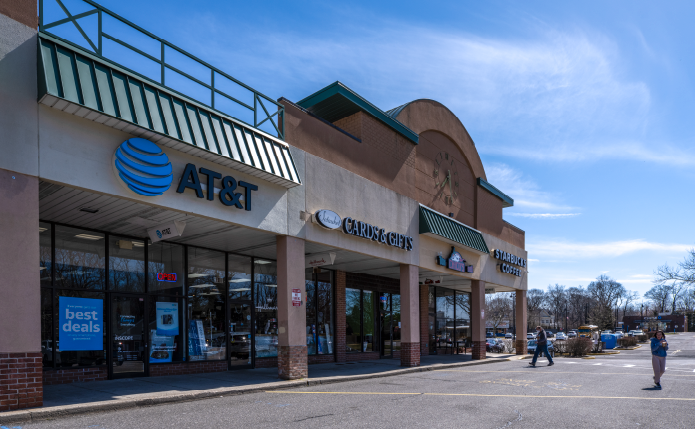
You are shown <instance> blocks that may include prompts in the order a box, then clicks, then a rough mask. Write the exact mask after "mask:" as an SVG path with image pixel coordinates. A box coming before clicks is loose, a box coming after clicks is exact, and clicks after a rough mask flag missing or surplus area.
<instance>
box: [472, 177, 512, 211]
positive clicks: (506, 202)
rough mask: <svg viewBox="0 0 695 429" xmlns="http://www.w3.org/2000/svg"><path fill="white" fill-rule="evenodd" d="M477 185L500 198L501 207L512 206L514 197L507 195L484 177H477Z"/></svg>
mask: <svg viewBox="0 0 695 429" xmlns="http://www.w3.org/2000/svg"><path fill="white" fill-rule="evenodd" d="M478 186H480V187H481V188H483V189H485V190H486V191H488V192H489V193H491V194H492V195H494V196H496V197H497V198H499V199H500V200H502V207H503V208H507V207H512V206H513V205H514V199H513V198H512V197H510V196H509V195H507V194H505V193H504V192H502V191H500V190H499V189H497V188H495V187H494V186H492V185H491V184H489V183H488V182H487V181H486V180H485V179H483V178H482V177H478Z"/></svg>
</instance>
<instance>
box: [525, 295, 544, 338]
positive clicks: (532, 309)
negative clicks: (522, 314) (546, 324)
mask: <svg viewBox="0 0 695 429" xmlns="http://www.w3.org/2000/svg"><path fill="white" fill-rule="evenodd" d="M545 301H546V294H545V292H544V291H543V290H542V289H529V291H528V292H527V294H526V308H527V311H528V318H527V320H528V326H529V328H533V323H534V320H535V319H533V316H534V314H536V315H537V316H538V325H540V324H541V323H540V314H541V307H543V304H545Z"/></svg>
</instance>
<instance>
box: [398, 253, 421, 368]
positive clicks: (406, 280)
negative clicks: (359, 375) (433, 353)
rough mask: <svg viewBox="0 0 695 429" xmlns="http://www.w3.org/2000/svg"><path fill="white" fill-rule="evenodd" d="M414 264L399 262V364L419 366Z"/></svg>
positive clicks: (418, 322)
mask: <svg viewBox="0 0 695 429" xmlns="http://www.w3.org/2000/svg"><path fill="white" fill-rule="evenodd" d="M418 277H419V271H418V267H417V266H416V265H407V264H401V284H400V291H401V366H420V285H419V284H418Z"/></svg>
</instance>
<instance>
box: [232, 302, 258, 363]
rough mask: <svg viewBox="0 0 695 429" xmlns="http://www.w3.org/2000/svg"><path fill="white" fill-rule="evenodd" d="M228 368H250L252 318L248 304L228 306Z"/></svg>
mask: <svg viewBox="0 0 695 429" xmlns="http://www.w3.org/2000/svg"><path fill="white" fill-rule="evenodd" d="M229 312H230V315H229V367H230V368H233V369H236V368H250V367H251V363H252V362H251V350H253V347H252V341H251V340H252V339H251V336H252V334H251V331H252V329H253V317H252V314H251V304H250V303H234V302H231V303H230V304H229Z"/></svg>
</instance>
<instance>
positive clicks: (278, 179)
mask: <svg viewBox="0 0 695 429" xmlns="http://www.w3.org/2000/svg"><path fill="white" fill-rule="evenodd" d="M38 43H39V49H38V51H39V61H38V69H39V70H38V77H39V82H38V83H39V91H38V94H39V103H41V104H45V105H47V106H50V107H53V108H55V109H58V110H62V111H64V112H66V113H69V114H72V115H75V116H79V117H82V118H85V119H89V120H91V121H95V122H99V123H102V124H104V125H106V126H109V127H112V128H115V129H118V130H122V131H124V132H127V133H129V134H133V135H136V136H139V137H142V138H145V139H148V140H151V141H153V142H155V143H158V144H161V145H163V146H167V147H170V148H172V149H175V150H178V151H181V152H184V153H188V154H190V155H193V156H198V157H200V158H203V159H205V160H208V161H210V162H214V163H217V164H220V165H224V166H226V167H229V168H232V169H235V170H238V171H241V172H244V173H246V174H249V175H251V176H254V177H258V178H260V179H263V180H266V181H268V182H271V183H276V184H278V185H280V186H283V187H286V188H292V187H295V186H299V185H301V184H302V181H301V178H300V177H299V174H298V172H297V168H296V166H295V164H294V160H293V159H292V155H291V154H290V150H289V146H288V145H287V143H285V142H284V141H282V140H280V139H278V138H276V137H273V136H271V135H270V134H267V133H265V132H263V131H260V130H258V129H256V128H254V127H251V126H250V125H248V124H245V123H244V122H242V121H239V120H237V119H234V118H231V117H228V116H224V115H221V114H220V113H219V112H217V111H213V110H211V109H209V108H207V107H205V106H203V105H201V104H199V103H196V102H195V101H193V100H191V99H189V98H186V97H183V96H180V95H179V94H174V93H173V92H172V91H169V90H167V89H165V88H163V87H161V86H160V85H157V84H154V83H153V82H151V81H149V80H147V79H143V78H142V77H140V76H137V75H136V74H134V73H131V72H128V71H126V70H124V69H122V68H119V67H117V66H115V65H113V64H110V63H106V62H104V61H102V60H100V59H99V58H98V57H96V56H94V55H90V54H88V53H86V52H83V51H80V52H79V53H78V51H77V50H76V49H75V48H73V47H71V46H70V45H69V44H67V43H64V42H62V41H60V40H57V39H55V38H53V37H50V36H47V35H45V34H43V33H39V42H38Z"/></svg>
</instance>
